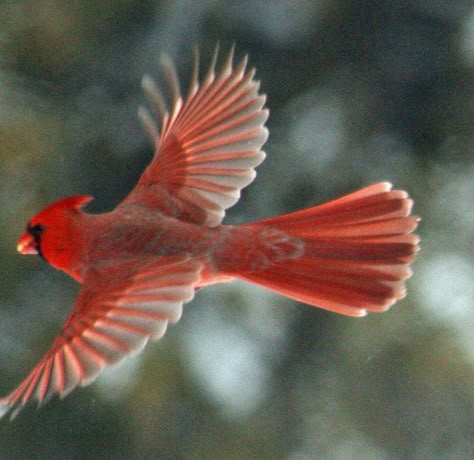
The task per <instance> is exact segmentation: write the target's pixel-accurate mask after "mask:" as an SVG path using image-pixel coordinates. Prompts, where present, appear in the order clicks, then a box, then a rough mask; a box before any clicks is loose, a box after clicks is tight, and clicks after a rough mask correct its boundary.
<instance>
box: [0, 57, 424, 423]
mask: <svg viewBox="0 0 474 460" xmlns="http://www.w3.org/2000/svg"><path fill="white" fill-rule="evenodd" d="M216 57H217V53H216V55H215V57H214V60H213V63H212V64H211V67H210V70H209V71H208V73H207V75H206V76H205V78H204V79H203V81H202V82H199V80H198V74H197V70H198V64H197V62H196V65H195V68H194V69H195V70H194V74H193V77H192V79H191V85H190V88H189V91H188V94H187V97H186V98H185V99H183V98H182V96H181V93H180V90H179V84H178V81H177V77H176V72H175V70H174V67H173V66H172V64H171V63H170V61H169V60H166V61H165V63H164V66H165V70H166V71H167V74H168V78H169V80H170V82H171V85H170V86H171V94H172V107H171V110H170V111H169V112H168V111H167V110H166V108H165V106H164V103H163V100H162V98H161V96H160V94H159V92H158V91H157V89H156V88H155V86H154V84H153V82H152V81H151V80H150V79H149V78H148V77H147V78H145V79H144V88H145V91H146V93H147V95H148V96H149V98H150V100H151V102H152V104H153V105H154V108H155V109H156V111H157V112H158V113H159V114H160V121H161V135H160V136H158V128H157V127H156V126H155V124H154V122H153V119H152V117H151V115H150V114H148V112H146V111H144V110H143V109H142V110H141V111H140V115H141V118H142V120H143V122H144V124H145V127H146V128H147V131H148V132H149V134H150V136H151V137H152V139H153V140H154V141H155V142H156V153H155V157H154V159H153V161H152V162H151V164H150V165H149V166H148V168H147V169H146V170H145V172H144V173H143V175H142V176H141V178H140V179H139V181H138V184H137V185H136V187H135V188H134V189H133V190H132V191H131V193H130V194H129V195H128V196H127V197H126V198H125V200H123V201H122V203H120V204H119V205H118V206H117V207H116V208H115V209H114V210H112V211H110V212H108V213H104V214H89V213H87V212H85V211H84V210H83V207H84V206H85V205H86V204H87V203H88V202H89V201H90V200H91V199H92V197H90V196H86V195H81V196H75V197H69V198H64V199H62V200H59V201H57V202H55V203H53V204H51V205H49V206H47V207H46V208H45V209H43V210H42V211H41V212H40V213H38V214H37V215H36V216H35V217H34V218H33V219H31V221H30V222H29V223H28V226H27V230H26V232H25V233H24V234H23V235H22V237H21V238H20V241H19V243H18V250H19V251H20V252H21V253H24V254H39V255H41V256H42V257H43V258H44V259H45V260H46V261H47V262H48V263H50V264H51V265H52V266H54V267H56V268H58V269H60V270H63V271H65V272H66V273H67V274H69V275H70V276H71V277H73V278H74V279H75V280H77V281H78V282H80V283H82V288H81V290H80V292H79V295H78V298H77V300H76V303H75V305H74V308H73V310H72V312H71V314H70V315H69V317H68V319H67V320H66V322H65V324H64V325H63V327H62V331H61V334H60V335H59V337H58V338H57V339H56V340H55V342H54V343H53V345H52V346H51V348H50V349H49V350H48V351H47V353H46V354H45V356H44V357H43V358H42V360H41V361H40V362H39V363H38V365H37V366H36V367H35V368H34V369H33V371H32V372H31V373H30V374H29V376H28V377H27V378H26V379H25V380H24V381H23V382H22V383H21V384H20V386H18V387H17V388H16V389H15V390H14V391H13V392H12V393H10V394H9V395H8V396H6V397H5V398H3V399H0V417H1V416H2V415H4V414H6V413H7V412H9V411H12V416H15V415H16V414H17V413H18V411H20V410H21V409H22V408H23V407H24V405H26V404H27V403H28V402H29V401H30V400H33V399H35V400H37V401H38V403H40V404H43V403H44V402H46V401H47V400H48V399H49V398H50V397H51V396H53V395H54V394H59V395H60V396H61V397H62V396H65V395H66V394H68V393H69V392H70V391H72V390H73V389H74V388H75V387H76V386H78V385H81V386H84V385H87V384H89V383H90V382H92V381H93V380H94V379H95V378H96V377H97V376H98V375H99V373H100V372H101V371H102V370H103V369H104V367H106V366H108V365H112V364H115V363H116V362H118V361H119V360H121V359H123V358H124V357H125V356H127V355H130V354H132V353H136V352H138V351H139V350H141V348H143V346H144V345H145V344H146V342H147V341H148V340H149V339H158V338H160V337H162V336H163V334H164V332H165V330H166V327H167V325H168V323H169V322H176V321H177V320H178V319H179V318H180V315H181V312H182V306H183V303H185V302H188V301H189V300H191V298H192V297H193V295H194V292H195V290H196V289H198V288H200V287H203V286H207V285H210V284H215V283H221V282H227V281H231V280H232V279H235V278H239V279H243V280H246V281H250V282H253V283H256V284H258V285H260V286H262V287H265V288H268V289H271V290H273V291H275V292H278V293H280V294H282V295H285V296H287V297H290V298H293V299H295V300H298V301H301V302H304V303H307V304H309V305H313V306H318V307H321V308H325V309H327V310H331V311H334V312H337V313H342V314H346V315H351V316H364V315H365V314H367V313H368V312H381V311H385V310H387V309H388V308H389V307H390V306H391V305H392V304H393V303H394V302H395V301H397V300H398V299H400V298H402V297H403V296H404V295H405V280H406V279H407V278H408V277H409V276H410V275H411V270H410V268H409V265H410V263H411V262H412V261H413V259H414V255H415V252H416V250H417V244H418V237H417V236H416V235H414V234H413V233H412V232H413V231H414V229H415V228H416V226H417V222H418V218H416V217H413V216H411V215H410V213H411V207H412V201H411V200H410V199H409V198H408V195H407V193H406V192H404V191H400V190H392V187H391V184H389V183H387V182H381V183H377V184H374V185H371V186H368V187H366V188H363V189H361V190H359V191H357V192H354V193H352V194H350V195H346V196H345V197H342V198H339V199H338V200H334V201H331V202H329V203H326V204H323V205H320V206H315V207H312V208H308V209H305V210H302V211H298V212H294V213H291V214H287V215H284V216H278V217H274V218H269V219H266V220H262V221H258V222H253V223H249V224H244V225H240V226H231V225H224V224H222V219H223V217H224V214H225V210H226V209H227V208H229V207H230V206H232V205H233V204H235V203H236V202H237V201H238V198H239V196H240V190H241V189H242V188H244V187H245V186H247V185H248V184H249V183H250V182H252V180H253V179H254V177H255V171H254V168H255V167H256V166H258V165H259V164H260V163H261V162H262V161H263V159H264V157H265V155H264V153H263V152H262V151H261V150H260V148H261V146H262V145H263V143H264V142H265V140H266V138H267V134H268V132H267V130H266V128H265V127H264V123H265V121H266V118H267V116H268V111H267V110H266V109H264V108H263V105H264V102H265V98H264V96H262V95H259V94H258V83H257V82H256V81H255V80H254V79H253V76H254V72H253V71H246V69H245V67H246V59H244V60H242V61H241V62H240V63H239V64H238V65H237V66H235V67H233V64H232V53H230V55H229V57H228V58H227V60H226V62H225V63H224V65H223V67H222V69H221V70H220V71H219V72H218V73H217V74H216V73H215V60H216Z"/></svg>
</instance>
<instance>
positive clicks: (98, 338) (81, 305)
mask: <svg viewBox="0 0 474 460" xmlns="http://www.w3.org/2000/svg"><path fill="white" fill-rule="evenodd" d="M109 268H110V267H107V266H103V267H100V268H98V269H95V270H93V271H92V272H91V273H88V275H87V276H86V279H85V282H84V284H83V287H82V288H81V290H80V292H79V296H78V298H77V300H76V303H75V306H74V310H73V311H72V312H71V314H70V315H69V317H68V319H67V320H66V322H65V323H64V325H63V329H62V332H61V335H60V336H59V337H58V338H57V339H56V340H55V341H54V343H53V345H52V346H51V348H50V349H49V350H48V351H47V353H46V354H45V355H44V357H43V358H42V359H41V361H40V362H39V363H38V364H37V365H36V367H35V368H34V369H33V370H32V371H31V372H30V374H29V375H28V377H27V378H26V379H25V380H24V381H23V382H22V383H21V384H20V385H19V386H18V387H17V388H16V389H15V390H14V391H13V392H12V393H10V394H9V395H8V396H6V397H4V398H1V399H0V418H1V417H3V416H4V415H6V414H7V413H8V412H11V415H10V418H14V417H15V416H16V415H17V414H18V412H20V411H21V410H22V409H23V407H24V406H25V405H26V404H27V403H28V402H30V401H33V400H36V401H37V402H38V405H39V406H41V405H43V404H45V403H46V402H47V401H48V400H49V399H50V398H51V397H52V396H54V395H55V394H58V395H59V396H60V397H61V398H63V397H65V396H66V395H67V394H69V393H70V392H71V391H72V390H73V389H74V388H76V387H77V386H85V385H88V384H90V383H92V382H93V381H94V380H95V379H96V378H97V376H98V375H99V374H100V372H101V371H102V370H103V369H104V368H105V367H107V366H111V365H114V364H116V363H118V362H119V361H121V360H122V359H124V358H125V357H126V356H129V355H133V354H135V353H138V352H139V351H141V350H142V349H143V347H144V346H145V345H146V343H147V342H148V340H150V339H151V340H157V339H159V338H161V337H162V336H163V334H164V333H165V331H166V328H167V325H168V323H169V322H172V323H174V322H176V321H178V320H179V318H180V316H181V312H182V306H183V303H184V302H188V301H189V300H191V299H192V297H193V295H194V289H195V285H196V283H197V282H198V280H199V272H200V270H201V265H200V264H199V263H198V262H195V261H193V260H191V259H190V258H189V257H187V256H167V257H162V258H160V259H158V260H157V259H156V258H155V259H154V261H153V262H149V263H146V262H145V263H143V261H140V262H139V263H137V261H135V260H134V261H127V262H124V263H120V266H119V267H114V271H113V272H112V273H113V276H111V271H110V269H109ZM117 268H119V270H117ZM116 273H118V274H117V276H115V274H116Z"/></svg>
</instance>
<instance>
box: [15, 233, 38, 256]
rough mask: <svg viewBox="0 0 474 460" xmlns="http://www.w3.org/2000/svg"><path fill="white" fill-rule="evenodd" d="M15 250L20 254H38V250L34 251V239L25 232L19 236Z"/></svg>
mask: <svg viewBox="0 0 474 460" xmlns="http://www.w3.org/2000/svg"><path fill="white" fill-rule="evenodd" d="M16 250H17V251H18V252H19V253H20V254H38V249H36V242H35V240H34V238H33V237H32V236H31V235H30V234H29V233H28V232H25V233H23V235H21V237H20V239H19V240H18V244H17V245H16Z"/></svg>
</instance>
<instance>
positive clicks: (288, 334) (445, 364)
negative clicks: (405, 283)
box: [0, 0, 474, 460]
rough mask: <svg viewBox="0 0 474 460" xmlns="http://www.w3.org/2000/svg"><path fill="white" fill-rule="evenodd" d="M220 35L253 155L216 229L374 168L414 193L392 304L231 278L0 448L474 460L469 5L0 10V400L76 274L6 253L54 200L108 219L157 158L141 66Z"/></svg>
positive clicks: (326, 0) (53, 453)
mask: <svg viewBox="0 0 474 460" xmlns="http://www.w3.org/2000/svg"><path fill="white" fill-rule="evenodd" d="M217 41H220V43H221V45H222V47H223V48H224V49H225V48H228V47H230V45H231V44H232V43H235V44H236V49H237V55H238V56H240V57H241V56H243V55H244V54H245V53H249V55H250V64H251V65H252V66H255V67H256V68H257V76H258V78H259V79H261V81H262V91H264V92H265V93H267V95H268V103H267V105H268V107H269V108H270V111H271V116H270V120H269V123H268V126H269V128H270V133H271V134H270V139H269V142H268V143H267V144H266V146H265V150H266V152H267V153H268V157H267V159H266V161H265V163H264V164H263V165H262V166H261V167H260V168H259V170H258V178H257V180H256V182H255V183H254V184H252V186H251V187H249V188H248V189H246V190H245V191H244V193H243V196H242V199H241V201H240V202H239V204H238V205H236V206H235V207H234V208H233V209H231V210H230V211H229V213H228V218H227V219H226V222H228V223H239V222H246V221H251V220H256V219H259V218H264V217H269V216H272V215H276V214H278V213H283V212H290V211H293V210H296V209H298V208H302V207H305V206H309V205H311V204H316V203H318V202H322V201H325V200H328V199H331V198H336V197H337V196H339V195H340V194H342V193H346V192H350V191H352V190H355V189H357V188H359V187H362V186H364V185H367V184H369V183H372V182H376V181H379V180H389V181H392V182H394V184H395V185H396V186H397V187H399V188H404V189H407V190H409V191H410V193H411V195H412V196H413V197H414V199H415V203H416V206H415V212H416V213H417V214H419V215H420V216H422V218H423V221H422V223H421V225H420V230H419V233H420V235H421V237H422V251H421V252H420V254H419V260H418V261H417V263H416V264H415V267H414V268H415V275H414V277H413V278H412V279H411V280H410V282H409V295H408V297H407V298H406V299H404V300H403V301H402V302H400V303H399V304H398V305H397V306H396V307H395V308H393V309H392V310H391V311H389V312H387V313H385V314H383V315H372V316H369V317H367V318H364V319H361V320H357V319H351V318H344V317H338V316H336V315H333V314H330V313H327V312H324V311H319V310H317V309H313V308H310V307H306V306H303V305H300V304H296V303H294V302H291V301H289V300H286V299H283V298H281V297H277V296H274V295H273V294H270V293H267V292H265V291H263V290H260V289H258V288H255V287H253V286H250V285H248V284H244V283H233V284H231V285H227V286H216V287H212V288H209V289H206V290H203V291H200V292H199V293H198V294H197V295H196V298H195V300H194V301H193V303H191V304H189V305H187V306H186V307H185V314H184V315H183V318H182V320H181V321H180V323H179V324H177V325H176V326H173V327H171V328H170V329H169V331H168V333H167V335H166V336H165V338H164V339H162V340H161V341H160V342H158V343H156V344H152V345H151V346H148V347H147V349H146V350H145V352H144V353H142V354H141V355H140V356H139V357H136V358H133V359H129V360H126V362H125V363H124V364H123V365H121V366H120V367H119V368H118V369H116V370H113V371H111V372H108V373H106V375H104V376H102V377H101V378H99V380H98V381H97V383H95V384H94V385H92V386H91V387H89V388H87V389H81V390H77V391H75V392H74V393H73V394H72V395H71V396H69V397H68V398H67V399H65V400H64V401H58V400H53V401H52V402H51V403H50V404H48V405H47V406H46V407H44V408H42V409H41V410H40V411H36V410H35V409H31V408H30V409H29V410H26V411H25V412H24V413H22V414H21V415H20V416H19V417H18V419H16V420H15V421H14V422H13V423H9V422H8V421H2V422H1V424H0V458H5V459H25V458H50V459H55V458H59V459H62V458H71V459H72V458H88V459H95V458H101V459H104V458H114V459H121V458H124V459H125V458H127V459H129V458H134V459H141V458H143V459H147V458H150V459H151V458H153V459H155V458H170V459H172V458H179V459H181V458H182V459H200V458H203V459H204V458H206V459H207V458H216V459H221V458H222V459H242V458H258V459H267V458H268V459H275V458H281V459H291V460H293V459H298V460H299V459H317V458H321V459H342V458H351V459H398V458H400V459H408V458H410V459H411V458H413V459H425V458H430V459H436V458H440V459H447V458H449V459H464V458H469V457H471V456H472V453H473V450H474V424H473V423H472V421H473V415H474V410H473V409H474V407H473V406H474V405H473V402H474V386H473V384H472V382H473V377H474V375H473V374H474V373H473V363H474V340H473V338H472V330H473V326H474V319H473V314H472V311H473V308H472V307H473V299H474V288H473V283H472V280H473V279H474V258H473V251H472V248H473V247H474V211H473V207H474V206H473V205H474V185H473V184H474V161H473V151H474V131H473V123H472V120H473V112H474V91H473V89H474V78H473V74H474V9H473V8H472V4H471V2H469V1H467V0H452V1H450V2H447V1H445V0H431V1H425V0H417V1H400V2H392V1H388V0H381V1H378V2H366V1H364V0H295V1H290V0H276V1H274V2H268V1H264V0H257V1H249V0H244V1H236V0H227V1H215V0H204V1H200V2H197V1H192V0H179V1H153V0H146V1H130V0H104V1H102V2H92V1H89V0H75V1H70V2H62V1H60V0H39V1H33V0H29V1H27V0H24V1H16V2H12V1H7V0H3V1H0V235H1V238H0V249H1V252H0V273H1V276H0V292H1V293H2V294H1V297H0V391H1V393H2V394H6V393H8V392H9V391H10V390H11V389H12V388H13V387H14V385H16V384H17V383H18V382H19V381H20V380H21V379H22V378H23V377H24V376H25V375H26V373H27V372H28V371H29V370H30V369H31V367H32V366H33V365H34V363H35V362H36V361H37V359H38V358H40V356H42V353H43V352H44V351H45V350H46V348H47V347H48V345H49V344H50V343H51V341H52V340H53V338H54V337H55V335H56V334H57V332H58V331H59V328H60V324H61V322H62V321H63V319H64V318H65V317H66V315H67V312H68V311H69V309H70V308H71V306H72V304H73V301H74V298H75V295H76V292H77V286H76V285H75V284H74V283H73V282H72V281H70V280H68V279H66V277H65V276H64V275H63V274H62V273H58V272H55V271H54V270H53V269H52V268H50V267H48V266H46V265H45V264H44V263H42V262H41V261H40V260H39V259H38V260H37V259H34V258H23V257H20V256H19V255H17V254H16V253H15V245H16V240H17V238H18V235H19V234H20V233H21V231H22V230H23V228H24V226H25V223H26V222H27V220H28V219H29V218H30V217H31V216H32V215H33V214H34V213H35V212H37V211H38V210H39V209H40V208H42V207H43V206H44V205H46V204H47V203H49V202H51V201H52V200H54V199H58V198H60V197H62V196H65V195H70V194H83V193H87V194H92V195H94V196H95V197H96V201H95V202H94V205H93V206H94V207H93V209H94V210H96V211H101V210H106V209H110V208H112V207H113V206H114V205H115V204H117V203H118V202H119V200H120V199H121V198H122V197H123V196H124V195H125V194H126V193H127V192H128V191H129V190H130V189H131V188H132V187H133V185H134V184H135V182H136V180H137V178H138V176H139V174H140V172H141V171H142V170H143V168H144V167H145V165H146V164H147V162H148V161H149V160H150V158H151V155H152V147H151V146H150V144H149V142H148V140H147V138H146V136H145V134H144V133H143V131H142V129H141V127H140V125H139V123H138V120H137V118H136V110H137V108H138V106H139V105H140V104H141V103H143V102H144V99H143V96H142V94H141V92H140V79H141V77H142V75H143V74H144V73H145V72H148V73H151V74H152V75H155V76H157V75H159V65H158V58H159V56H160V53H162V52H167V53H168V54H169V55H171V56H172V57H173V59H174V60H175V62H176V63H177V66H178V68H179V73H180V75H182V79H183V81H184V82H186V81H187V80H186V78H187V76H188V75H189V73H190V67H191V64H192V47H193V46H194V45H195V44H199V46H200V49H201V50H202V54H203V55H204V57H203V60H202V62H204V63H206V62H208V60H209V56H210V54H211V53H212V51H213V49H214V46H215V44H216V42H217Z"/></svg>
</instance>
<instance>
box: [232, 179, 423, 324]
mask: <svg viewBox="0 0 474 460" xmlns="http://www.w3.org/2000/svg"><path fill="white" fill-rule="evenodd" d="M412 205H413V202H412V200H411V199H410V198H409V197H408V194H407V193H406V192H404V191H401V190H392V185H391V184H390V183H387V182H381V183H378V184H374V185H371V186H369V187H366V188H363V189H361V190H359V191H357V192H354V193H351V194H349V195H346V196H344V197H342V198H339V199H337V200H334V201H331V202H329V203H326V204H323V205H320V206H315V207H313V208H309V209H305V210H302V211H298V212H295V213H291V214H287V215H283V216H279V217H275V218H271V219H267V220H263V221H259V222H255V223H253V224H251V225H250V226H252V227H254V228H259V230H260V231H261V232H264V233H265V231H267V232H268V231H269V229H271V231H272V232H273V237H272V238H262V244H263V245H264V246H265V245H266V248H264V251H266V252H267V253H269V252H271V251H273V253H274V254H275V257H272V258H271V260H272V262H271V264H270V265H269V266H268V267H266V268H264V269H263V270H249V271H247V272H244V273H240V274H238V275H237V276H238V277H239V278H242V279H245V280H247V281H251V282H254V283H256V284H259V285H261V286H262V287H265V288H267V289H271V290H273V291H276V292H278V293H280V294H283V295H285V296H287V297H290V298H292V299H295V300H298V301H300V302H304V303H307V304H310V305H313V306H317V307H320V308H324V309H326V310H331V311H334V312H337V313H341V314H345V315H351V316H364V315H366V314H367V313H368V312H382V311H385V310H387V309H388V308H390V306H391V305H393V304H394V303H395V302H396V301H397V300H398V299H401V298H403V297H404V296H405V293H406V290H405V280H406V279H407V278H409V277H410V276H411V273H412V272H411V269H410V267H409V265H410V264H411V262H413V260H414V258H415V253H416V252H417V249H418V248H417V245H418V242H419V238H418V236H417V235H414V234H413V233H412V232H413V231H414V230H415V229H416V227H417V224H418V221H419V218H418V217H415V216H411V215H410V213H411V208H412ZM275 231H277V232H281V233H279V234H280V237H279V238H278V237H276V236H275ZM278 241H279V242H278ZM282 251H283V253H284V254H285V255H283V253H282ZM285 251H286V252H285Z"/></svg>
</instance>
